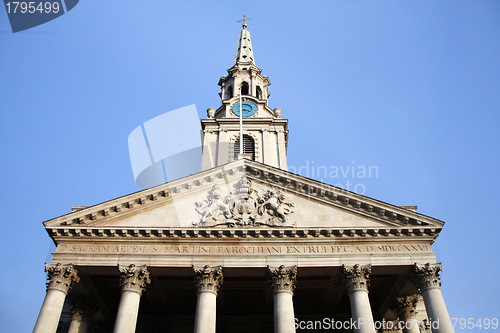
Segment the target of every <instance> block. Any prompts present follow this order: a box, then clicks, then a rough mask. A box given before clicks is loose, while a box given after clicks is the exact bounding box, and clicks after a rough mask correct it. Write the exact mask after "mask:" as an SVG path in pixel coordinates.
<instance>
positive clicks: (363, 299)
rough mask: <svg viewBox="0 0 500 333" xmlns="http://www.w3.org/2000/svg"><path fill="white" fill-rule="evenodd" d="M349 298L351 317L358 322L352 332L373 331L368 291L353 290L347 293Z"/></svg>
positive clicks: (369, 332)
mask: <svg viewBox="0 0 500 333" xmlns="http://www.w3.org/2000/svg"><path fill="white" fill-rule="evenodd" d="M349 300H350V302H351V314H352V318H353V319H354V320H356V321H357V324H358V325H357V327H356V328H355V329H354V332H359V333H375V326H374V324H373V315H372V308H371V306H370V299H369V298H368V291H362V290H357V291H353V292H352V293H351V294H350V295H349Z"/></svg>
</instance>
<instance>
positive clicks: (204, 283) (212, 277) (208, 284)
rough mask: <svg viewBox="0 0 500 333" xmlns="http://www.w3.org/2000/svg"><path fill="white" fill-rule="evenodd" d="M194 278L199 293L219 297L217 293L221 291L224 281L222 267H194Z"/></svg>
mask: <svg viewBox="0 0 500 333" xmlns="http://www.w3.org/2000/svg"><path fill="white" fill-rule="evenodd" d="M193 276H194V281H195V284H196V287H197V288H198V293H201V292H211V293H214V294H215V295H217V291H219V288H220V285H221V284H222V280H223V274H222V266H215V267H210V266H208V265H205V266H204V267H194V266H193Z"/></svg>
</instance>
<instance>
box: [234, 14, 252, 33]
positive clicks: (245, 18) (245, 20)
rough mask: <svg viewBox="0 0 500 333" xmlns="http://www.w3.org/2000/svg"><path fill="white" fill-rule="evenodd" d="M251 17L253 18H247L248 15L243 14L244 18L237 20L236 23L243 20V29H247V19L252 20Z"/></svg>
mask: <svg viewBox="0 0 500 333" xmlns="http://www.w3.org/2000/svg"><path fill="white" fill-rule="evenodd" d="M251 19H252V18H251V17H249V18H247V16H246V15H243V20H239V21H236V23H240V22H243V25H242V26H243V30H245V29H246V28H247V21H248V20H251Z"/></svg>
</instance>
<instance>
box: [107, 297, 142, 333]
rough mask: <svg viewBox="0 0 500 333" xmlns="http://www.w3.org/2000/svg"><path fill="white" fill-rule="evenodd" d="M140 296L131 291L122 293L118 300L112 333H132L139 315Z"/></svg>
mask: <svg viewBox="0 0 500 333" xmlns="http://www.w3.org/2000/svg"><path fill="white" fill-rule="evenodd" d="M140 300H141V295H139V294H138V293H136V292H133V291H124V292H122V296H121V298H120V305H119V306H118V313H117V314H116V322H115V328H114V330H113V332H114V333H134V332H135V327H136V325H137V315H138V313H139V302H140Z"/></svg>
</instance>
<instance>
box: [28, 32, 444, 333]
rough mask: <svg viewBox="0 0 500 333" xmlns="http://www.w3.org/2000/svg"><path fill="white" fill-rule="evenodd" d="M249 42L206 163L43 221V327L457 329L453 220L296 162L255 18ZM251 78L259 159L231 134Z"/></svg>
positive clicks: (225, 94)
mask: <svg viewBox="0 0 500 333" xmlns="http://www.w3.org/2000/svg"><path fill="white" fill-rule="evenodd" d="M238 45H239V46H238V51H237V55H236V59H235V64H234V65H233V67H231V69H230V70H229V71H228V72H229V74H230V75H229V76H227V77H223V78H221V80H220V81H219V84H220V85H221V89H222V91H221V101H222V103H221V106H220V107H219V108H218V109H217V110H215V109H209V110H208V111H207V116H208V117H209V118H208V119H204V120H203V121H202V127H203V130H204V136H203V141H204V144H205V146H204V152H203V154H204V156H203V165H204V167H203V171H201V172H200V173H198V174H194V175H191V176H188V177H185V178H182V179H179V180H175V181H172V182H169V183H166V184H162V185H159V186H156V187H153V188H150V189H146V190H143V191H140V192H137V193H133V194H130V195H126V196H123V197H120V198H117V199H113V200H110V201H107V202H104V203H101V204H98V205H95V206H92V207H82V208H80V209H75V211H73V212H72V213H70V214H67V215H64V216H61V217H58V218H54V219H52V220H49V221H46V222H45V223H44V226H45V228H46V230H47V232H48V234H49V235H50V237H51V238H52V239H53V241H54V242H55V244H56V245H57V248H56V251H55V252H54V253H53V255H52V263H50V264H47V271H48V273H49V274H48V279H49V282H48V288H47V296H46V299H45V301H44V303H43V306H42V309H41V312H40V315H39V318H38V321H37V323H36V327H35V330H34V332H56V330H57V327H58V325H59V328H60V330H62V328H63V327H69V331H70V332H80V333H82V332H120V333H123V332H148V333H150V332H153V333H154V332H193V331H194V332H199V333H201V332H203V333H209V332H215V331H217V332H222V333H223V332H277V333H283V332H295V331H296V330H298V331H300V328H303V326H302V325H303V324H304V323H306V322H308V321H310V322H314V321H323V322H324V319H325V318H327V319H328V318H332V320H333V319H335V320H337V321H342V323H344V325H345V323H346V322H350V323H354V326H350V327H348V328H346V329H344V331H345V332H376V331H378V332H382V331H384V332H385V331H387V330H390V331H394V332H401V331H405V332H419V331H422V332H423V331H428V329H429V324H430V327H431V328H432V331H433V332H453V329H452V327H451V326H450V319H449V316H448V313H447V311H446V306H445V304H444V300H443V297H442V294H441V290H440V282H439V273H440V271H441V269H442V267H441V265H440V264H438V263H436V254H435V253H434V252H433V250H432V247H431V246H432V244H433V243H434V241H435V240H436V238H437V236H438V235H439V233H440V232H441V230H442V227H443V225H444V222H442V221H440V220H437V219H434V218H431V217H428V216H425V215H422V214H419V213H417V212H416V211H415V210H414V209H407V208H406V207H398V206H394V205H391V204H388V203H384V202H381V201H377V200H374V199H371V198H368V197H365V196H362V195H359V194H356V193H353V192H349V191H345V190H342V189H340V188H337V187H334V186H331V185H327V184H323V183H320V182H317V181H314V180H311V179H308V178H305V177H302V176H300V175H297V174H293V173H290V172H288V171H286V154H285V153H286V141H287V120H286V119H282V118H281V116H282V110H281V109H278V108H276V109H274V110H271V109H270V108H269V107H268V106H267V99H268V97H269V93H268V86H269V85H270V82H269V79H268V78H267V77H264V76H261V74H260V69H258V68H257V67H256V66H255V60H254V55H253V50H252V48H251V41H250V34H249V32H248V31H247V30H246V24H244V28H243V31H242V32H241V34H240V39H239V44H238ZM243 83H245V84H244V87H242V85H243ZM230 87H231V89H230ZM240 88H244V90H245V92H246V97H245V98H246V101H245V100H243V99H242V102H252V104H249V103H247V104H245V105H246V107H247V108H248V109H246V110H245V112H247V113H246V117H245V119H244V120H243V134H244V135H248V136H247V137H246V138H247V139H248V141H247V142H246V144H249V143H252V142H253V144H254V146H252V147H251V148H252V150H251V151H252V153H251V154H250V153H248V151H246V152H244V153H245V154H247V155H246V156H247V157H250V158H240V157H241V156H239V155H238V154H235V150H234V147H230V143H231V142H232V141H231V140H233V137H238V136H239V134H240V132H239V127H238V123H239V117H238V116H237V115H236V114H235V110H236V109H235V108H233V106H234V104H235V103H239V102H238V101H239V96H238V94H236V90H238V91H239V89H240ZM253 107H255V109H253ZM242 110H243V109H242ZM249 138H252V139H251V140H250V139H249ZM233 141H234V140H233ZM226 148H227V149H226ZM224 149H226V152H224V153H221V152H222V151H223V150H224ZM67 295H69V297H66V296H67ZM75 300H85V301H84V302H82V301H79V302H76V301H75ZM70 303H71V304H80V306H73V307H70V306H69V304H70ZM82 304H86V306H82ZM65 309H68V310H65ZM61 314H63V316H61ZM67 318H69V319H67ZM65 320H69V321H70V322H66V323H64V321H65ZM424 320H426V322H427V324H425V322H424ZM381 322H382V323H383V325H382V326H380V325H378V324H379V323H381ZM433 322H439V327H435V325H434V326H433V325H432V323H433ZM401 323H412V325H410V326H411V327H409V328H408V327H405V326H404V325H403V326H401V325H400V324H401ZM333 324H334V325H335V323H333ZM391 325H392V326H391ZM394 325H400V326H396V328H394ZM426 325H427V326H426ZM273 327H274V328H273ZM344 328H345V326H344Z"/></svg>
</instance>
